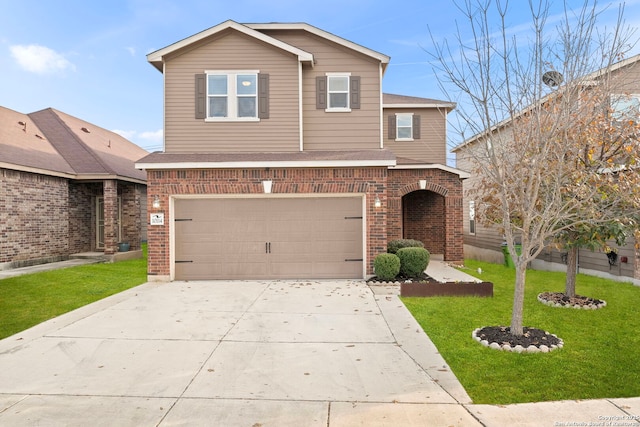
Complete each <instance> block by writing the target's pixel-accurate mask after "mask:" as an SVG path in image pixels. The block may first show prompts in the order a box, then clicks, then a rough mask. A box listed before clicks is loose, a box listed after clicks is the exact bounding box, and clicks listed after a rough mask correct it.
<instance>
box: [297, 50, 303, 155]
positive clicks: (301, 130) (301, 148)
mask: <svg viewBox="0 0 640 427" xmlns="http://www.w3.org/2000/svg"><path fill="white" fill-rule="evenodd" d="M298 120H299V124H298V126H299V128H300V151H304V129H303V120H302V62H301V61H298Z"/></svg>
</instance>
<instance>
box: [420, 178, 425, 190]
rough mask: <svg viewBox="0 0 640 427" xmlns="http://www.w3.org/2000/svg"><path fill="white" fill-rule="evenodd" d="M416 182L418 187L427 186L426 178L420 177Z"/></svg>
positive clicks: (422, 188)
mask: <svg viewBox="0 0 640 427" xmlns="http://www.w3.org/2000/svg"><path fill="white" fill-rule="evenodd" d="M418 184H419V185H420V189H421V190H424V189H425V188H427V180H426V179H421V180H420V181H418Z"/></svg>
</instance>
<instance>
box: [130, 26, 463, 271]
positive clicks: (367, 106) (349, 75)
mask: <svg viewBox="0 0 640 427" xmlns="http://www.w3.org/2000/svg"><path fill="white" fill-rule="evenodd" d="M147 59H148V61H149V62H150V63H151V64H152V65H153V66H154V67H156V68H157V69H158V70H159V71H161V72H162V73H163V74H164V132H165V133H164V135H165V140H164V150H163V151H162V152H157V153H152V154H150V155H149V156H147V157H145V158H143V159H140V160H139V161H138V163H137V164H136V165H137V167H140V168H143V169H145V170H146V171H147V182H148V203H149V206H150V210H149V214H150V225H149V229H148V239H149V260H148V273H149V279H150V280H154V279H155V280H198V279H258V278H264V279H273V278H364V277H366V276H369V275H372V274H373V259H374V257H375V256H376V255H378V254H380V253H383V252H386V245H387V241H388V240H390V239H398V238H415V239H419V240H421V241H423V242H424V244H425V246H426V248H427V249H428V250H429V251H430V252H431V253H433V254H441V255H442V256H443V257H444V259H445V260H447V261H452V262H461V261H462V260H463V241H462V180H463V179H465V178H467V177H468V175H467V174H466V173H464V172H462V171H459V170H456V169H454V168H451V167H448V166H446V154H447V145H446V139H447V138H446V128H447V113H448V112H449V111H451V110H452V109H453V108H454V107H455V105H454V104H453V103H451V102H445V101H438V100H432V99H425V98H416V97H408V96H400V95H389V94H384V95H383V93H382V76H383V75H384V73H385V70H386V68H387V65H388V63H389V57H388V56H386V55H383V54H381V53H378V52H375V51H373V50H370V49H367V48H365V47H363V46H360V45H357V44H355V43H352V42H350V41H347V40H344V39H342V38H340V37H337V36H335V35H333V34H330V33H327V32H325V31H323V30H320V29H318V28H315V27H313V26H310V25H308V24H304V23H296V24H278V23H271V24H238V23H236V22H234V21H226V22H223V23H221V24H219V25H217V26H214V27H212V28H209V29H207V30H205V31H203V32H200V33H198V34H196V35H194V36H191V37H188V38H186V39H184V40H181V41H179V42H177V43H174V44H172V45H170V46H168V47H165V48H163V49H160V50H158V51H156V52H153V53H150V54H149V55H148V56H147Z"/></svg>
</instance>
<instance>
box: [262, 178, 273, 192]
mask: <svg viewBox="0 0 640 427" xmlns="http://www.w3.org/2000/svg"><path fill="white" fill-rule="evenodd" d="M272 185H273V181H271V180H267V181H262V188H263V189H264V193H265V194H270V193H271V187H272Z"/></svg>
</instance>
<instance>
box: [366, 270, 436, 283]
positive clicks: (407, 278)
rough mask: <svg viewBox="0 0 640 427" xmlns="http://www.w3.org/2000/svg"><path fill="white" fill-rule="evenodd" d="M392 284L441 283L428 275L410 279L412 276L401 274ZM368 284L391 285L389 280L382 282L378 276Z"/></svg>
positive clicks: (368, 281)
mask: <svg viewBox="0 0 640 427" xmlns="http://www.w3.org/2000/svg"><path fill="white" fill-rule="evenodd" d="M391 282H399V283H403V282H413V283H439V282H438V281H437V280H435V279H434V278H433V277H431V276H429V275H428V274H425V273H422V275H421V276H414V277H410V276H404V275H402V274H399V275H397V276H396V278H395V279H393V280H391ZM367 283H373V284H376V283H389V281H387V280H382V279H380V278H378V276H373V277H372V278H370V279H368V280H367Z"/></svg>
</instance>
